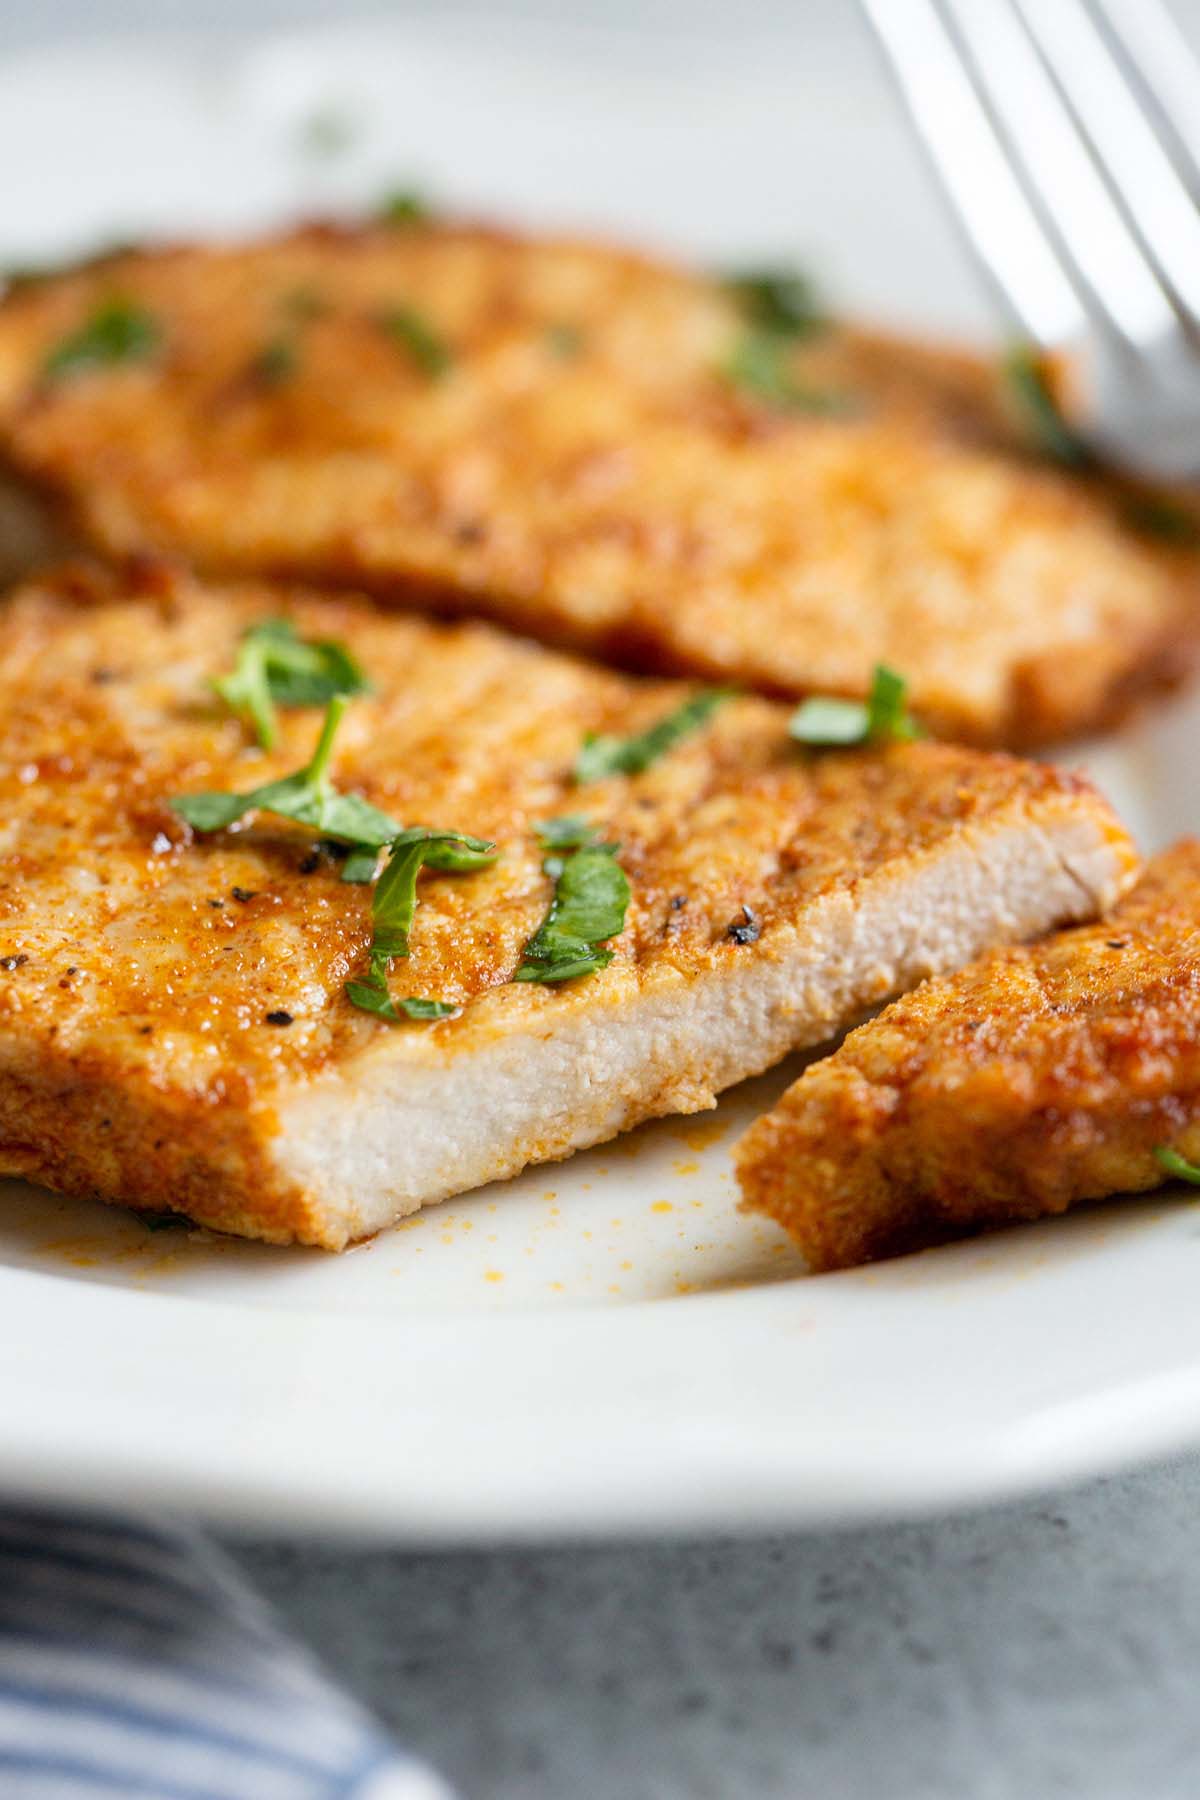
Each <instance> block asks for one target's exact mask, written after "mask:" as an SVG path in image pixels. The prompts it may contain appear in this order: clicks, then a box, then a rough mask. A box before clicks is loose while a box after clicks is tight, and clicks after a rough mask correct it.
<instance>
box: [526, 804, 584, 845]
mask: <svg viewBox="0 0 1200 1800" xmlns="http://www.w3.org/2000/svg"><path fill="white" fill-rule="evenodd" d="M533 829H534V831H535V832H536V833H537V839H538V842H539V844H541V846H542V848H543V849H544V850H581V849H582V848H583V846H584V844H594V843H595V842H596V828H595V826H594V825H593V824H592V822H591V820H590V819H585V818H584V816H583V814H582V813H564V814H563V815H562V817H561V818H557V819H541V820H539V821H538V823H537V824H536V825H535V826H534V828H533Z"/></svg>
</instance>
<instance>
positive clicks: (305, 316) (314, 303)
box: [279, 287, 329, 325]
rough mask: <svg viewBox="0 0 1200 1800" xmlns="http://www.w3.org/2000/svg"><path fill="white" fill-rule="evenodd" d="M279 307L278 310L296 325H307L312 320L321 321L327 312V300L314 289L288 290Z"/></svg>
mask: <svg viewBox="0 0 1200 1800" xmlns="http://www.w3.org/2000/svg"><path fill="white" fill-rule="evenodd" d="M279 305H280V310H281V311H282V312H283V313H285V314H286V316H287V317H288V318H289V319H294V320H295V321H296V323H297V324H298V325H307V324H309V323H310V322H311V321H312V320H313V319H323V318H324V317H325V315H326V313H327V312H328V311H329V302H328V300H327V299H326V298H325V296H324V294H322V293H321V292H320V290H319V289H318V288H315V287H294V288H289V289H288V291H287V293H286V294H284V295H283V297H282V298H281V300H280V302H279Z"/></svg>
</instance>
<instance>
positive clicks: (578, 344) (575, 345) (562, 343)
mask: <svg viewBox="0 0 1200 1800" xmlns="http://www.w3.org/2000/svg"><path fill="white" fill-rule="evenodd" d="M583 346H584V336H583V333H582V331H581V330H580V329H579V327H578V325H549V326H547V328H546V348H547V349H548V350H549V351H550V353H551V355H552V356H557V357H560V358H561V359H562V361H563V362H570V361H571V360H572V359H573V358H574V357H576V356H578V355H579V354H580V352H581V351H582V349H583Z"/></svg>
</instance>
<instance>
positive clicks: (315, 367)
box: [0, 225, 1200, 746]
mask: <svg viewBox="0 0 1200 1800" xmlns="http://www.w3.org/2000/svg"><path fill="white" fill-rule="evenodd" d="M113 296H122V297H125V298H127V299H129V300H132V301H134V302H136V303H137V304H139V305H141V306H144V307H145V308H147V309H149V311H150V312H151V314H152V315H153V316H154V318H155V319H156V321H158V322H159V324H160V325H161V327H162V331H163V334H164V336H163V343H162V346H161V350H160V352H159V354H157V355H155V356H152V357H151V358H149V359H148V360H146V361H143V362H138V361H133V362H128V363H124V364H121V365H120V366H117V367H113V368H107V369H96V370H92V371H89V372H88V373H86V374H82V375H78V376H76V377H74V378H71V379H64V380H59V381H51V382H47V381H45V380H43V379H42V371H43V368H44V365H45V361H46V357H47V355H48V354H49V353H50V352H51V351H52V349H53V348H54V347H55V346H56V345H58V344H60V343H61V342H62V341H63V339H64V338H65V337H66V336H69V334H70V333H72V332H73V331H75V330H77V329H78V328H79V326H80V325H81V323H83V322H85V321H86V320H87V318H88V317H89V316H90V314H91V313H92V311H93V309H94V308H95V307H96V306H98V305H100V304H102V303H103V302H104V301H105V300H106V299H108V298H111V297H113ZM297 296H301V297H305V296H306V297H307V310H308V313H309V314H310V315H311V316H305V317H303V318H301V317H299V316H298V315H297ZM398 306H404V307H407V308H409V309H411V310H412V311H414V312H415V313H416V315H417V316H418V318H419V319H420V320H421V321H423V322H424V323H426V324H428V325H430V326H431V327H432V328H433V329H434V331H435V333H436V335H437V336H438V337H439V338H440V339H442V340H443V341H444V343H445V344H446V346H447V347H448V349H449V351H450V355H451V359H452V360H451V363H450V366H449V368H448V370H447V371H446V372H445V374H444V375H443V376H442V377H441V378H440V379H439V378H434V377H433V376H432V375H431V374H430V372H429V370H428V369H427V368H423V367H422V366H421V362H420V359H419V357H415V356H414V355H412V354H411V353H409V352H408V351H406V350H405V348H404V347H403V345H402V344H398V343H397V342H396V341H395V339H394V338H393V337H390V336H389V334H388V333H387V332H386V331H385V330H383V329H382V328H381V326H380V317H381V315H382V314H383V313H385V312H387V311H388V310H389V309H391V310H394V309H395V308H396V307H398ZM564 327H566V328H568V335H567V336H566V337H564V334H563V328H564ZM741 330H742V324H741V321H740V318H739V315H738V312H737V308H736V305H735V303H734V301H733V299H732V298H731V296H730V294H729V293H728V292H727V291H726V289H725V288H724V287H723V286H722V285H721V284H719V283H717V282H714V281H712V280H709V279H706V278H703V277H700V276H697V275H694V274H690V273H687V272H685V271H681V270H677V269H673V268H670V267H667V266H664V265H661V264H658V263H654V262H651V261H648V260H646V259H643V258H639V257H636V256H633V255H630V254H628V253H627V252H623V251H619V250H614V249H611V248H608V247H605V246H602V245H590V244H584V243H578V242H572V241H568V240H558V239H537V238H523V237H519V236H517V235H514V234H505V233H501V232H498V231H493V230H488V229H485V228H482V227H477V226H469V225H431V226H423V227H419V228H410V229H407V230H403V231H398V230H395V229H391V230H389V229H384V228H361V229H354V230H351V229H345V230H336V229H331V228H328V227H325V228H315V227H314V228H309V229H306V230H300V231H296V232H293V233H290V234H288V235H285V236H282V237H279V238H275V239H270V240H266V241H262V242H258V243H253V244H249V245H245V246H235V247H226V248H215V249H203V248H194V249H193V248H181V249H175V250H170V251H163V252H159V253H157V254H154V253H147V254H142V255H137V254H130V255H123V256H117V257H115V258H110V259H107V260H105V261H102V262H100V263H99V264H96V265H92V266H89V267H88V268H85V269H82V270H79V271H76V272H73V273H68V274H64V275H63V276H61V277H58V278H54V279H50V280H47V281H42V282H38V283H35V284H33V285H29V286H26V287H24V288H20V289H18V290H17V291H15V292H14V293H13V294H11V295H10V297H9V298H8V299H7V300H6V302H5V303H4V304H3V305H2V306H0V456H3V457H4V458H6V459H7V461H8V464H9V466H10V468H11V470H12V471H13V473H14V474H15V475H17V476H19V478H20V479H21V480H22V481H23V482H25V483H26V484H27V485H28V487H29V490H30V491H31V492H34V493H36V494H38V495H39V496H41V497H43V498H44V500H45V502H46V503H47V504H48V505H49V506H50V507H51V508H52V510H53V512H54V513H55V515H56V517H57V518H63V519H65V521H66V523H67V524H68V526H69V527H70V528H71V529H73V530H75V531H77V532H78V533H79V534H80V536H81V537H82V538H83V539H84V540H86V541H90V542H91V543H92V544H94V545H96V546H97V547H99V548H101V549H103V550H104V551H106V552H108V553H126V552H130V551H145V550H148V549H149V550H159V551H162V550H166V551H171V552H177V553H181V554H183V555H185V556H187V557H188V558H189V559H190V560H191V561H192V562H193V563H194V564H196V565H197V566H199V567H200V568H202V569H205V570H208V571H210V572H219V573H223V574H234V575H248V576H261V575H264V574H270V575H280V574H283V575H285V576H288V577H293V578H297V579H304V580H310V581H317V582H321V583H330V584H341V585H350V586H353V587H357V588H362V589H367V590H370V591H371V592H373V593H374V594H375V595H377V596H378V597H381V598H384V599H386V600H389V601H395V602H397V603H403V604H406V605H413V606H418V607H422V608H433V609H439V610H443V611H457V612H473V613H482V614H486V615H489V616H491V617H493V618H495V619H497V620H500V621H501V622H503V623H506V624H508V625H510V626H515V627H516V628H517V629H519V630H522V631H528V632H529V633H531V634H532V635H534V636H537V637H540V638H542V639H543V640H546V641H550V642H554V643H558V644H564V645H569V646H574V647H576V648H582V649H586V650H588V651H591V652H595V653H600V654H603V655H605V656H607V657H609V658H610V659H615V660H617V661H621V662H624V663H626V664H628V665H631V666H636V667H640V668H649V669H655V670H659V671H663V672H677V673H686V674H693V675H700V676H704V677H709V678H717V679H734V680H736V681H738V682H739V683H741V684H743V685H745V686H748V687H753V688H757V689H760V690H762V691H765V692H773V693H778V694H781V695H796V694H799V693H801V692H805V691H809V690H812V689H817V690H827V691H832V692H845V693H854V694H860V693H862V692H864V691H865V690H866V687H867V685H868V683H869V680H870V676H871V671H872V668H873V666H874V664H875V663H876V662H879V661H883V662H886V663H889V664H891V665H892V666H894V667H897V668H899V669H901V670H903V671H904V672H905V673H906V674H907V675H908V676H909V678H910V680H911V682H912V687H913V694H914V698H915V702H916V705H917V709H918V711H919V712H920V713H921V714H922V716H923V717H924V718H925V720H926V721H927V723H929V724H930V725H931V726H932V727H934V728H935V729H936V730H938V731H940V732H942V733H944V734H945V735H948V736H954V737H958V738H960V739H964V740H969V741H973V742H978V743H1007V744H1009V745H1010V746H1028V745H1032V744H1036V743H1042V742H1046V741H1048V740H1052V739H1054V738H1058V737H1062V736H1066V735H1070V734H1072V733H1078V732H1081V731H1084V730H1087V729H1091V728H1095V727H1097V726H1099V725H1101V724H1106V723H1110V722H1112V720H1113V719H1114V718H1116V717H1117V716H1119V715H1120V713H1121V712H1122V711H1123V710H1124V709H1125V708H1126V707H1127V706H1128V705H1129V704H1130V703H1131V701H1132V700H1133V699H1134V698H1136V697H1137V696H1138V695H1139V694H1141V693H1144V692H1145V691H1146V690H1147V688H1148V687H1150V686H1153V685H1155V684H1159V683H1162V682H1165V681H1169V680H1172V679H1174V678H1176V677H1177V676H1178V674H1179V673H1180V671H1181V669H1182V668H1183V667H1185V666H1186V665H1187V664H1188V663H1189V662H1190V660H1191V658H1192V656H1193V652H1194V646H1195V643H1196V630H1195V626H1196V613H1197V583H1196V575H1197V567H1198V566H1200V565H1198V563H1197V555H1196V552H1195V551H1194V550H1185V549H1179V548H1176V549H1174V550H1172V549H1170V548H1168V547H1166V546H1164V545H1161V544H1158V545H1155V544H1152V543H1150V542H1149V541H1147V540H1146V539H1145V538H1142V537H1138V536H1136V535H1135V534H1134V533H1133V532H1132V531H1131V530H1129V529H1128V528H1127V526H1126V525H1125V524H1124V523H1123V522H1122V519H1123V516H1124V514H1123V499H1122V495H1121V492H1120V490H1118V489H1115V488H1114V487H1112V486H1111V485H1110V484H1105V483H1103V482H1100V481H1094V480H1092V481H1084V480H1082V479H1081V478H1079V477H1077V476H1071V475H1067V474H1064V473H1061V472H1059V471H1057V470H1055V469H1053V468H1050V467H1048V466H1046V465H1040V464H1038V463H1037V461H1036V460H1034V459H1033V458H1031V457H1030V456H1029V455H1027V454H1025V453H1024V452H1023V450H1022V448H1021V440H1020V437H1019V435H1018V434H1016V433H1015V432H1014V429H1013V427H1012V423H1011V421H1010V420H1009V419H1008V418H1007V416H1006V414H1005V410H1004V407H1003V405H1002V403H1001V399H1000V394H999V387H998V380H997V376H996V373H995V370H994V368H993V367H992V366H991V365H989V364H988V363H986V362H984V361H983V360H981V359H974V358H972V357H969V356H966V355H963V354H961V353H949V352H945V351H942V352H938V351H935V350H932V349H928V348H926V347H923V346H921V345H917V344H910V343H903V342H901V341H899V340H895V339H888V338H884V337H881V336H878V335H872V334H869V333H864V332H859V331H848V330H831V331H828V332H825V333H823V334H818V335H816V336H814V337H813V338H811V339H810V340H805V341H804V342H803V343H802V344H801V345H800V346H799V347H798V348H797V349H796V351H795V353H794V373H795V376H796V378H797V380H798V381H799V382H800V383H801V384H802V385H806V386H807V387H809V388H812V389H816V390H818V391H821V392H832V393H834V394H841V395H845V396H846V397H848V399H849V401H850V403H851V404H850V409H849V410H848V411H846V412H845V413H844V414H833V415H830V416H818V415H813V414H802V413H791V414H785V413H781V412H778V411H772V410H771V409H770V408H769V407H768V406H766V405H764V404H763V403H761V402H760V401H758V400H756V399H754V398H753V397H750V396H747V394H746V393H744V392H739V391H737V390H736V389H735V388H734V387H733V386H732V385H731V383H730V382H729V381H728V380H727V379H726V378H725V376H724V375H723V374H722V372H721V371H722V368H723V366H724V365H725V364H726V363H727V362H728V359H729V357H730V354H731V352H732V350H733V349H734V347H735V346H736V344H737V343H738V341H739V336H740V333H741ZM571 333H573V334H574V336H571V335H570V334H571ZM280 341H286V343H287V344H288V345H290V346H291V347H292V349H293V351H294V358H293V366H292V367H291V368H290V370H287V371H285V373H284V375H283V377H282V378H278V379H264V378H262V376H261V371H260V373H259V374H256V373H255V369H256V367H257V366H259V362H260V359H261V357H262V354H263V352H264V350H267V349H269V348H270V347H271V346H272V345H276V344H278V343H279V342H280ZM564 344H565V345H566V346H567V353H566V354H564Z"/></svg>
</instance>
